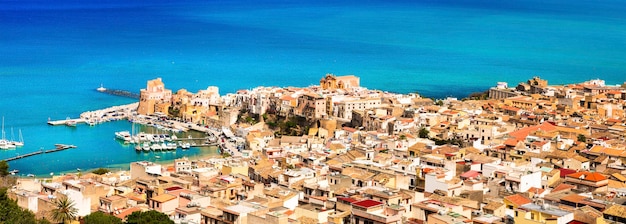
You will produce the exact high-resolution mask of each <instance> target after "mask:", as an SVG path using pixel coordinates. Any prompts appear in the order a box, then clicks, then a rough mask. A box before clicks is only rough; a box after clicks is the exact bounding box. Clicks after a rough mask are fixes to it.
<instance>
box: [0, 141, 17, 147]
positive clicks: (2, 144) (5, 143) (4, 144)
mask: <svg viewBox="0 0 626 224" xmlns="http://www.w3.org/2000/svg"><path fill="white" fill-rule="evenodd" d="M14 148H15V145H13V144H11V142H10V141H8V140H6V139H0V149H14Z"/></svg>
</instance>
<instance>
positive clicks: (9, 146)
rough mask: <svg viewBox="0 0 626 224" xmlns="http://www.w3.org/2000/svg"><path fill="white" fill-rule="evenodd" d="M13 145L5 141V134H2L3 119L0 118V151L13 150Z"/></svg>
mask: <svg viewBox="0 0 626 224" xmlns="http://www.w3.org/2000/svg"><path fill="white" fill-rule="evenodd" d="M14 148H15V145H13V144H12V143H11V141H9V140H7V139H6V134H5V133H4V117H2V138H1V139H0V149H14Z"/></svg>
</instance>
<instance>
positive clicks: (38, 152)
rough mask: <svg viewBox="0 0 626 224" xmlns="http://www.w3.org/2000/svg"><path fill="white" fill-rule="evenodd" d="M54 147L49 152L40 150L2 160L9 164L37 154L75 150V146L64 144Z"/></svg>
mask: <svg viewBox="0 0 626 224" xmlns="http://www.w3.org/2000/svg"><path fill="white" fill-rule="evenodd" d="M55 146H56V147H55V148H54V149H50V150H44V149H41V150H39V151H35V152H31V153H27V154H24V155H19V156H15V157H11V158H6V159H4V161H7V162H9V161H13V160H18V159H22V158H26V157H30V156H34V155H39V154H43V153H53V152H58V151H63V150H66V149H72V148H76V146H75V145H65V144H56V145H55Z"/></svg>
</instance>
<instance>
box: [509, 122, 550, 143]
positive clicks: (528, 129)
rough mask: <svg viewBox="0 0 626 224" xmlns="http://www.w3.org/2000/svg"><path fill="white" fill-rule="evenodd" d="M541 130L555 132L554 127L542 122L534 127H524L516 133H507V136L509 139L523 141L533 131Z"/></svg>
mask: <svg viewBox="0 0 626 224" xmlns="http://www.w3.org/2000/svg"><path fill="white" fill-rule="evenodd" d="M540 129H541V130H542V131H547V132H551V131H554V130H556V126H554V125H552V124H550V123H548V122H543V123H541V124H539V125H535V126H530V127H525V128H522V129H519V130H517V131H514V132H511V133H509V135H510V136H511V137H514V138H516V139H517V140H520V141H521V140H524V139H525V138H526V137H527V136H528V135H529V134H530V133H531V132H533V131H537V130H540Z"/></svg>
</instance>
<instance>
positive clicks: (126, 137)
mask: <svg viewBox="0 0 626 224" xmlns="http://www.w3.org/2000/svg"><path fill="white" fill-rule="evenodd" d="M115 138H117V139H119V140H122V141H125V142H129V141H130V140H132V138H131V136H130V132H128V131H118V132H115Z"/></svg>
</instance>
